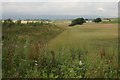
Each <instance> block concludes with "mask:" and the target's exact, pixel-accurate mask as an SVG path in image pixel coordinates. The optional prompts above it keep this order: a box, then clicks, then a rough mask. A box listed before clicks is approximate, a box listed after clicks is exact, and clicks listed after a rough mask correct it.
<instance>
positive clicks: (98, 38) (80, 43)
mask: <svg viewBox="0 0 120 80" xmlns="http://www.w3.org/2000/svg"><path fill="white" fill-rule="evenodd" d="M54 24H56V25H54V26H53V25H51V26H50V25H46V26H38V27H29V26H22V27H19V26H18V27H10V28H6V27H5V28H4V27H3V41H2V42H3V52H2V53H3V59H2V61H3V64H2V66H3V75H2V76H3V78H6V77H8V78H9V77H14V78H19V77H24V78H101V77H104V78H116V77H118V76H117V70H118V62H117V59H118V57H117V53H118V26H117V24H115V23H114V24H112V23H109V24H108V23H107V24H105V23H100V24H97V23H86V24H84V25H76V26H73V27H68V24H69V21H66V23H65V22H64V23H63V22H62V21H61V22H59V21H58V22H57V21H56V22H54Z"/></svg>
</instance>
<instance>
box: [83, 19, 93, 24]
mask: <svg viewBox="0 0 120 80" xmlns="http://www.w3.org/2000/svg"><path fill="white" fill-rule="evenodd" d="M85 21H86V23H92V21H93V19H85Z"/></svg>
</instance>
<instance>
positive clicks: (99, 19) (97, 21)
mask: <svg viewBox="0 0 120 80" xmlns="http://www.w3.org/2000/svg"><path fill="white" fill-rule="evenodd" d="M93 22H95V23H99V22H102V20H101V18H96V19H94V20H93Z"/></svg>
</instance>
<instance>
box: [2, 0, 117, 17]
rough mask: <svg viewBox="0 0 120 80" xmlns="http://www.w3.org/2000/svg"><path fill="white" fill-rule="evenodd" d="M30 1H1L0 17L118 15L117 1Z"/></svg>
mask: <svg viewBox="0 0 120 80" xmlns="http://www.w3.org/2000/svg"><path fill="white" fill-rule="evenodd" d="M18 1H19V0H18ZM20 1H23V0H20ZM32 1H33V0H31V2H16V1H15V0H6V2H3V3H2V18H3V19H5V18H13V19H29V18H30V19H31V18H32V19H39V18H46V19H47V18H50V19H52V18H61V19H62V18H67V19H69V18H75V17H85V18H94V17H117V16H118V2H77V0H76V2H56V1H57V0H56V1H55V2H54V0H52V1H53V2H47V0H45V1H46V2H32ZM70 1H73V0H70ZM93 1H95V0H93ZM106 1H107V0H106ZM111 1H113V0H111ZM61 15H62V16H61Z"/></svg>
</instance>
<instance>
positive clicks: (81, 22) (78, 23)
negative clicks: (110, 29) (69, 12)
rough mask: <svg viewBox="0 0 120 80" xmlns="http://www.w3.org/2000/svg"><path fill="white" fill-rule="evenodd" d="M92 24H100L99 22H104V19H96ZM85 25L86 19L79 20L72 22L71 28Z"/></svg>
mask: <svg viewBox="0 0 120 80" xmlns="http://www.w3.org/2000/svg"><path fill="white" fill-rule="evenodd" d="M92 22H95V23H99V22H102V19H101V18H96V19H94V20H93V21H92ZM84 23H86V20H85V19H84V18H77V19H74V20H72V22H71V24H70V25H69V26H75V25H82V24H84Z"/></svg>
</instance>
